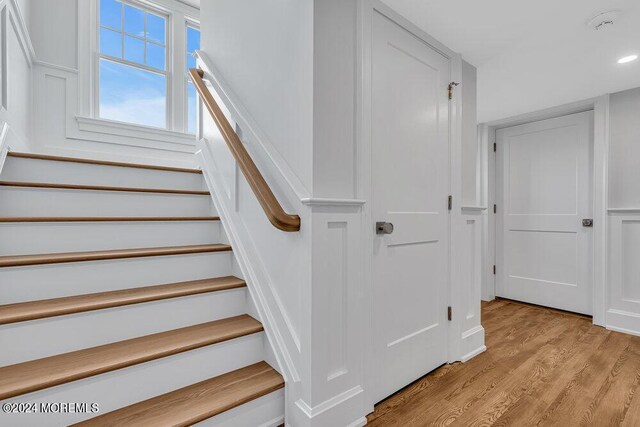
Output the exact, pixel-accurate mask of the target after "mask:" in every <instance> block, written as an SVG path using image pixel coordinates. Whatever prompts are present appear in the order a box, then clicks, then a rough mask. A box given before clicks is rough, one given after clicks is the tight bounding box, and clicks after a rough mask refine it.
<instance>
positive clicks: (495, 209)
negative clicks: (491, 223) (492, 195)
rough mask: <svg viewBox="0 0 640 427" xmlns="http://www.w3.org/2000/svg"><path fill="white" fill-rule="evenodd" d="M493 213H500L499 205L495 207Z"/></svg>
mask: <svg viewBox="0 0 640 427" xmlns="http://www.w3.org/2000/svg"><path fill="white" fill-rule="evenodd" d="M493 213H498V205H493Z"/></svg>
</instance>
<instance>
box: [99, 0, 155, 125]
mask: <svg viewBox="0 0 640 427" xmlns="http://www.w3.org/2000/svg"><path fill="white" fill-rule="evenodd" d="M100 26H101V28H100V53H101V54H102V55H103V56H106V57H112V58H114V59H119V60H122V61H124V62H125V63H128V64H130V65H126V64H124V63H120V62H117V61H113V60H109V59H108V58H105V57H103V58H101V59H100V69H99V72H100V88H99V91H100V93H99V99H100V105H99V109H100V117H102V118H105V119H111V120H118V121H123V122H129V123H136V124H141V125H146V126H154V127H162V128H166V127H167V120H166V115H167V113H166V111H167V105H166V104H167V77H166V75H165V74H164V70H166V45H165V38H166V26H167V20H166V18H165V17H162V16H159V15H156V14H154V13H151V12H149V11H146V10H143V9H141V8H137V7H135V6H132V5H130V4H127V3H122V2H121V1H118V0H100ZM137 64H139V65H142V66H143V67H148V68H151V69H155V70H158V72H153V71H151V70H148V69H144V68H143V67H140V68H138V67H136V65H137Z"/></svg>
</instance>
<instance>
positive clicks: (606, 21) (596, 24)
mask: <svg viewBox="0 0 640 427" xmlns="http://www.w3.org/2000/svg"><path fill="white" fill-rule="evenodd" d="M619 15H620V11H619V10H610V11H609V12H604V13H600V14H598V15H596V16H594V17H593V18H591V19H589V21H587V26H588V27H589V28H591V29H592V30H595V31H600V30H604V29H606V28H608V27H611V26H612V25H613V24H614V22H615V21H616V19H617V18H618V16H619Z"/></svg>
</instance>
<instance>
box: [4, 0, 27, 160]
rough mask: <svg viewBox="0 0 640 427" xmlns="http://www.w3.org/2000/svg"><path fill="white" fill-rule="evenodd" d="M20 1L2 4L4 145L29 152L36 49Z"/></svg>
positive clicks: (8, 1) (5, 0)
mask: <svg viewBox="0 0 640 427" xmlns="http://www.w3.org/2000/svg"><path fill="white" fill-rule="evenodd" d="M24 3H25V2H24V1H22V2H18V1H16V0H1V1H0V28H1V31H0V38H1V40H0V125H1V126H2V127H3V128H4V127H5V126H6V130H5V131H4V132H3V134H2V140H1V141H0V144H1V145H2V147H3V149H6V147H7V146H10V147H12V148H13V149H20V150H27V149H28V148H29V138H30V136H31V135H30V106H31V95H32V92H31V67H32V65H33V59H34V54H33V46H32V45H31V41H30V39H29V32H28V29H27V20H28V16H25V15H24V14H23V11H22V10H21V7H20V6H21V4H24Z"/></svg>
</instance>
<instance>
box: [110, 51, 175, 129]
mask: <svg viewBox="0 0 640 427" xmlns="http://www.w3.org/2000/svg"><path fill="white" fill-rule="evenodd" d="M166 93H167V80H166V77H165V76H164V75H162V74H158V73H152V72H149V71H146V70H141V69H139V68H135V67H131V66H128V65H124V64H120V63H118V62H113V61H109V60H108V59H104V58H101V59H100V117H102V118H104V119H110V120H118V121H121V122H129V123H136V124H140V125H145V126H155V127H160V128H166V126H167V122H166V120H167V119H166V111H167V106H166V103H167V96H166Z"/></svg>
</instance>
